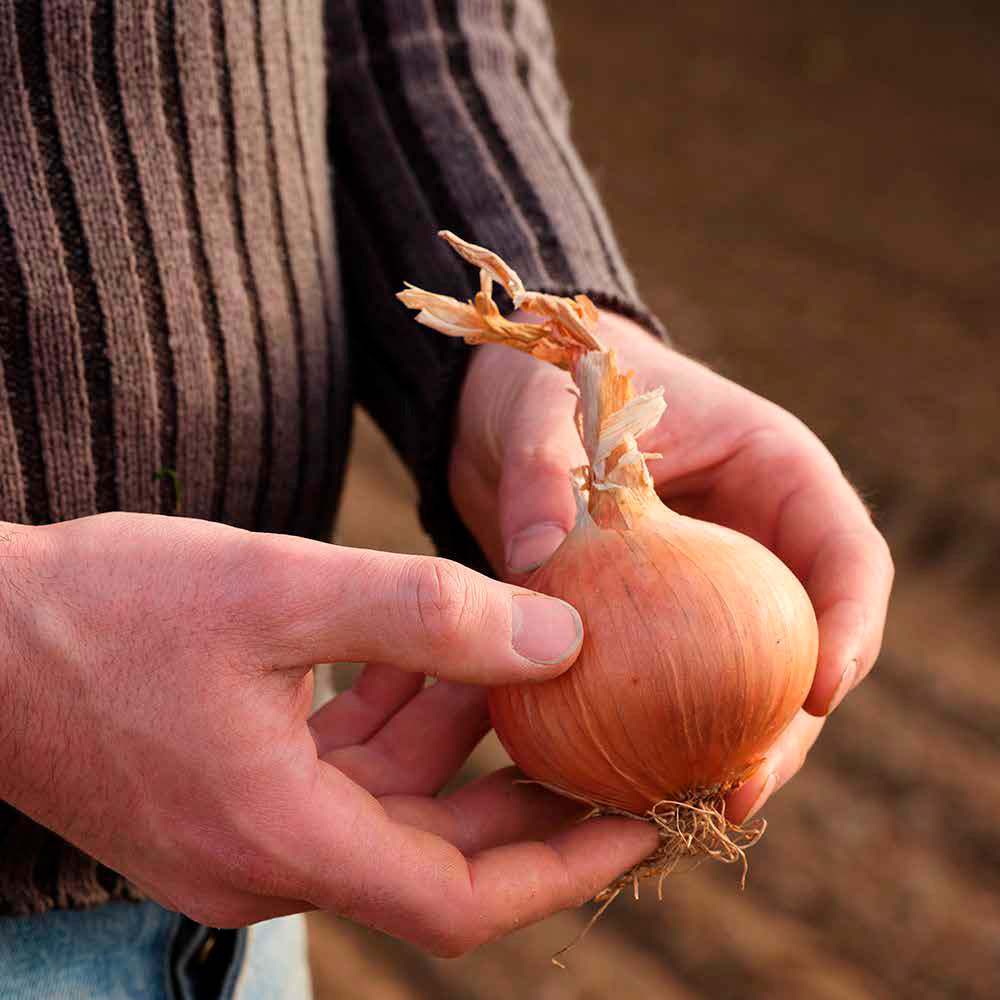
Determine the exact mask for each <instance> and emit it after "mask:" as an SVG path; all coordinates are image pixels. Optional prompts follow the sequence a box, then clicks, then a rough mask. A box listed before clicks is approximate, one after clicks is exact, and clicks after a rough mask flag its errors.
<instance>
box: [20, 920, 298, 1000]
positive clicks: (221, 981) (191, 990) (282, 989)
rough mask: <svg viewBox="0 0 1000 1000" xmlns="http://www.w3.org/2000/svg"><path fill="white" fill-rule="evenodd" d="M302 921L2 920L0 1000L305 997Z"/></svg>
mask: <svg viewBox="0 0 1000 1000" xmlns="http://www.w3.org/2000/svg"><path fill="white" fill-rule="evenodd" d="M311 995H312V989H311V986H310V982H309V966H308V963H307V960H306V931H305V919H304V918H303V917H282V918H281V919H279V920H268V921H266V922H265V923H261V924H255V925H254V926H253V927H249V928H246V929H243V930H238V931H232V930H230V931H215V930H210V929H209V928H207V927H203V926H202V925H201V924H196V923H194V922H193V921H191V920H188V919H187V917H182V916H180V915H179V914H177V913H171V912H170V911H169V910H165V909H163V907H161V906H158V905H157V904H156V903H109V904H108V905H107V906H99V907H95V908H94V909H92V910H81V911H77V912H71V911H57V912H54V913H45V914H41V915H37V916H29V917H0V1000H217V998H220V1000H221V998H225V1000H230V998H232V1000H265V998H266V1000H309V998H310V997H311Z"/></svg>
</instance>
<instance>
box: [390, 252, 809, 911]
mask: <svg viewBox="0 0 1000 1000" xmlns="http://www.w3.org/2000/svg"><path fill="white" fill-rule="evenodd" d="M441 235H442V236H443V237H444V238H445V239H446V240H447V241H448V242H449V243H450V244H451V246H452V247H453V248H454V249H455V250H456V251H457V252H458V253H459V254H460V255H461V256H463V257H464V258H465V259H466V260H468V261H470V262H471V263H473V264H476V265H477V266H479V267H480V268H481V271H480V277H481V288H480V292H479V294H478V295H477V296H476V297H475V300H474V301H473V302H471V303H462V302H458V301H457V300H455V299H451V298H447V297H444V296H438V295H434V294H432V293H429V292H425V291H422V290H421V289H417V288H414V287H412V286H408V288H407V290H406V291H404V292H401V293H399V297H400V298H401V299H402V301H403V302H404V303H405V304H406V305H408V306H410V307H411V308H414V309H418V310H420V312H419V315H418V316H417V320H418V321H419V322H421V323H424V324H425V325H427V326H430V327H432V328H433V329H436V330H439V331H440V332H442V333H446V334H448V335H451V336H461V337H463V338H464V339H465V340H466V341H467V342H469V343H487V342H493V343H504V344H508V345H510V346H512V347H517V348H519V349H521V350H524V351H528V352H529V353H531V354H533V355H535V356H536V357H538V358H540V359H542V360H546V361H549V362H552V363H554V364H557V365H560V366H561V367H563V368H566V369H567V370H569V371H570V373H571V375H572V377H573V380H574V382H575V383H576V385H577V387H578V389H579V393H580V396H579V404H578V407H577V416H576V419H577V426H578V429H579V431H580V436H581V439H582V441H583V444H584V448H585V450H586V453H587V458H588V464H587V465H586V466H584V467H582V468H579V469H576V470H573V471H572V476H573V482H574V488H575V490H576V497H577V506H578V516H577V519H576V524H575V526H574V528H573V530H572V531H571V532H570V534H569V535H568V536H567V538H566V539H565V541H564V542H563V543H562V545H561V546H560V547H559V549H558V550H557V551H556V552H555V554H554V555H553V556H552V557H551V558H550V559H549V560H548V562H546V563H545V564H544V565H543V566H542V567H541V568H540V569H539V570H537V571H536V572H535V573H534V574H533V575H532V576H531V577H530V578H529V579H528V580H527V582H526V586H528V587H531V588H532V589H534V590H538V591H540V592H542V593H546V594H552V595H554V596H556V597H561V598H563V599H564V600H566V601H569V602H570V603H571V604H572V605H573V606H574V607H576V608H577V610H578V611H579V612H580V615H581V616H582V618H583V622H584V626H585V629H584V642H583V647H582V649H581V652H580V655H579V658H578V660H577V661H576V663H575V665H574V666H573V667H572V668H571V669H570V670H568V671H566V672H565V673H564V674H562V675H561V676H560V677H557V678H555V679H554V680H550V681H544V682H542V683H537V684H519V685H511V686H507V687H500V688H495V689H493V690H492V691H491V692H490V698H489V702H490V713H491V716H492V720H493V725H494V728H495V729H496V731H497V734H498V735H499V737H500V739H501V741H502V742H503V745H504V747H505V748H506V749H507V751H508V753H509V754H510V756H511V757H512V759H513V760H514V762H515V763H516V764H517V765H518V766H519V767H520V768H521V770H523V771H524V773H525V774H526V775H528V776H529V778H531V779H534V780H535V781H537V782H539V783H541V784H544V785H546V786H548V787H550V788H552V789H554V790H556V791H558V792H561V793H562V794H564V795H569V796H571V797H574V798H578V799H581V800H583V801H585V802H587V803H589V804H590V805H591V806H592V807H593V809H594V811H595V812H598V813H607V812H611V813H619V814H621V813H623V814H625V815H629V816H635V817H639V818H643V819H646V820H648V821H652V822H656V823H657V824H658V826H659V827H660V834H661V848H660V850H659V851H658V852H657V853H656V855H655V856H653V857H651V858H650V859H647V861H646V862H644V863H643V864H642V865H640V866H638V867H637V869H636V870H635V871H634V872H632V873H629V875H628V876H626V877H625V880H624V881H623V880H619V882H618V883H616V884H615V885H613V886H612V887H609V890H606V893H610V892H612V891H614V893H615V894H617V891H620V888H621V886H622V885H623V884H626V882H627V881H631V880H633V879H634V878H635V877H637V876H641V875H648V874H656V873H659V874H661V876H662V874H663V873H664V871H666V870H669V869H670V868H672V866H673V865H674V864H675V863H676V861H677V860H678V859H679V858H680V857H683V856H693V857H695V858H700V857H704V856H712V857H717V858H719V859H720V860H725V861H735V860H742V861H743V862H744V866H745V858H744V856H743V848H744V847H746V846H747V845H748V844H749V843H752V842H753V840H755V839H756V837H757V836H759V834H760V832H762V828H759V827H758V828H754V829H751V830H744V829H741V828H739V827H735V826H733V825H732V824H729V823H727V821H726V819H725V811H724V810H725V807H724V798H725V796H726V795H727V794H728V793H729V792H731V791H732V790H734V789H736V788H738V787H739V786H740V785H741V784H742V783H743V782H744V781H746V780H747V778H748V777H749V776H750V775H751V774H753V772H754V771H755V769H756V768H757V767H758V766H759V765H760V762H761V761H762V759H763V756H764V753H765V751H766V750H767V749H768V747H769V746H770V745H771V744H772V743H773V742H774V740H775V739H776V737H777V736H778V735H779V733H781V731H782V730H783V729H784V728H785V727H786V726H787V725H788V723H789V722H790V721H791V720H792V717H793V716H794V715H795V713H796V712H797V710H798V709H799V708H800V707H801V705H802V704H803V702H804V701H805V698H806V695H807V693H808V691H809V688H810V686H811V684H812V679H813V673H814V671H815V667H816V657H817V645H818V643H817V628H816V618H815V614H814V612H813V608H812V604H811V603H810V601H809V598H808V596H807V594H806V592H805V590H804V589H803V587H802V585H801V584H800V583H799V581H798V580H797V579H796V577H795V576H794V574H793V573H792V572H791V571H790V570H789V569H788V568H787V567H786V566H785V565H784V563H782V562H781V560H780V559H778V558H777V557H776V556H775V555H774V554H772V553H771V552H770V551H769V550H768V549H766V548H765V547H764V546H762V545H760V544H759V543H758V542H756V541H754V540H753V539H752V538H749V537H747V536H746V535H742V534H740V533H739V532H736V531H732V530H730V529H728V528H724V527H722V526H720V525H717V524H712V523H708V522H705V521H700V520H697V519H694V518H690V517H685V516H683V515H681V514H677V513H675V512H674V511H672V510H670V509H669V508H668V507H666V506H665V505H664V504H663V503H662V502H661V500H660V499H659V497H658V496H657V494H656V491H655V489H654V487H653V482H652V479H651V477H650V475H649V472H648V469H647V467H646V461H645V460H646V458H647V457H649V456H646V455H644V454H643V453H642V452H641V451H640V449H639V447H638V445H637V443H636V439H637V437H638V436H639V435H640V434H641V433H642V432H643V431H644V430H647V429H648V428H650V427H652V426H653V425H655V424H656V423H657V421H658V420H659V419H660V416H661V415H662V413H663V410H664V406H665V404H664V402H663V398H662V396H663V391H662V389H657V390H654V391H652V392H647V393H644V394H642V395H638V396H637V395H636V394H635V393H634V390H633V389H632V385H631V379H630V375H629V374H626V373H622V372H621V371H619V369H618V366H617V364H616V361H615V356H614V353H613V352H612V351H606V350H604V349H603V348H602V346H601V344H600V343H599V342H598V340H597V339H596V337H595V336H594V333H593V329H594V326H595V325H596V322H597V318H598V314H597V310H596V309H595V308H594V306H593V304H592V303H591V302H590V301H589V300H588V299H587V298H586V297H585V296H577V297H576V298H575V299H572V300H571V299H565V298H559V297H555V296H550V295H542V294H540V293H534V292H529V291H526V290H525V289H524V286H523V285H522V284H521V282H520V279H519V278H518V277H517V275H516V274H515V273H514V272H513V271H512V270H511V269H510V268H509V267H508V266H507V265H506V264H504V262H503V261H502V260H501V259H500V258H499V257H497V256H496V255H495V254H492V253H490V252H489V251H487V250H484V249H483V248H482V247H476V246H474V245H472V244H469V243H465V242H464V241H462V240H460V239H458V238H457V237H455V236H454V235H452V234H451V233H442V234H441ZM494 280H497V281H500V282H501V283H502V284H503V286H504V287H505V288H506V290H507V292H508V293H509V294H510V296H511V298H512V299H513V301H514V305H515V306H516V307H518V308H519V309H521V310H523V311H525V312H529V313H533V314H535V315H537V316H539V317H540V318H541V319H542V322H541V323H520V322H515V321H512V320H508V319H506V318H504V317H503V316H502V315H501V314H500V311H499V309H498V308H497V306H496V304H495V303H494V302H493V299H492V286H493V281H494ZM568 471H569V470H568ZM744 870H745V868H744ZM599 898H601V897H599ZM610 898H613V896H611V897H610Z"/></svg>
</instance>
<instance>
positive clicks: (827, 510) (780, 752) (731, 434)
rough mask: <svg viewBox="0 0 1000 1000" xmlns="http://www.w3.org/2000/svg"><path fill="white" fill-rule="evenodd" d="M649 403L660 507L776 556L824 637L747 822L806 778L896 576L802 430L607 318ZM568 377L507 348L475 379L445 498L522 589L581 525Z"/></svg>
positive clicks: (871, 651) (755, 785) (606, 335)
mask: <svg viewBox="0 0 1000 1000" xmlns="http://www.w3.org/2000/svg"><path fill="white" fill-rule="evenodd" d="M597 333H598V335H599V336H600V337H601V339H602V341H603V342H604V343H606V344H607V345H608V346H611V347H614V348H615V349H616V350H617V351H618V354H619V357H620V359H621V363H622V367H623V368H626V369H628V368H631V369H634V370H635V372H636V387H637V388H638V389H639V390H640V391H643V390H645V389H648V388H652V387H655V386H661V385H662V386H663V387H664V390H665V392H664V395H665V398H666V401H667V410H666V413H665V414H664V416H663V418H662V419H661V421H660V423H659V425H658V426H657V427H655V428H654V429H653V430H651V431H649V432H648V433H647V434H646V435H644V437H643V438H642V441H641V444H642V447H643V449H644V450H645V451H649V452H661V453H662V455H663V458H662V459H659V460H656V461H653V462H651V463H650V472H651V474H652V475H653V478H654V480H655V482H656V486H657V490H658V492H659V493H660V496H661V497H662V498H663V500H664V502H665V503H666V504H667V505H668V506H670V507H672V508H673V509H674V510H676V511H678V512H680V513H682V514H687V515H690V516H692V517H699V518H703V519H705V520H708V521H715V522H717V523H719V524H724V525H727V526H728V527H731V528H735V529H737V530H738V531H742V532H743V533H745V534H747V535H750V536H752V537H753V538H756V539H757V540H758V541H759V542H761V543H762V544H764V545H766V546H768V547H769V548H770V549H771V550H772V551H773V552H775V553H776V554H777V555H778V556H779V557H780V558H781V559H782V560H784V562H785V563H786V564H787V565H788V566H789V567H790V568H791V569H792V570H793V572H795V573H796V575H797V576H798V577H799V579H800V580H801V581H802V583H803V584H804V586H805V587H806V590H807V591H808V593H809V596H810V598H811V599H812V602H813V606H814V607H815V610H816V617H817V619H818V621H819V634H820V652H819V664H818V667H817V670H816V677H815V681H814V682H813V686H812V690H811V691H810V693H809V696H808V698H807V699H806V703H805V705H804V706H803V711H800V712H799V714H798V716H797V717H796V718H795V719H794V720H793V722H792V723H791V725H790V726H789V727H788V729H787V730H786V731H785V733H784V734H783V735H782V736H781V737H780V738H779V740H778V742H777V744H776V745H775V746H774V747H773V748H772V749H771V751H770V752H769V754H768V756H767V759H766V761H765V763H764V765H763V766H762V767H761V768H760V769H759V770H758V772H757V774H756V775H755V776H754V778H753V779H751V780H750V781H748V782H747V784H746V785H744V786H743V788H741V789H740V790H739V791H737V792H736V793H734V795H732V796H731V797H730V801H729V803H728V805H729V814H730V815H731V816H732V817H733V818H734V819H737V820H739V819H742V818H744V817H746V816H748V815H749V814H751V813H752V812H754V811H756V810H757V809H759V808H760V806H761V805H763V803H764V801H765V800H766V799H767V798H768V797H769V796H770V795H771V794H772V793H773V792H774V791H775V790H776V789H777V788H780V787H781V785H783V784H784V783H785V782H786V781H787V780H788V779H789V778H790V777H791V776H792V775H793V774H795V772H796V771H798V769H799V768H800V767H801V766H802V763H803V761H804V759H805V755H806V753H807V752H808V750H809V748H810V747H811V746H812V744H813V742H814V741H815V739H816V736H817V735H818V734H819V730H820V728H821V727H822V724H823V716H825V715H826V714H827V713H829V712H830V711H832V710H833V709H834V708H835V707H836V706H837V705H838V704H839V703H840V701H841V699H842V698H843V697H844V695H845V694H846V693H847V692H848V691H849V690H850V689H851V688H852V687H854V686H855V685H856V684H857V683H859V682H860V681H861V680H862V679H863V678H864V677H865V675H866V674H867V673H868V671H869V670H870V669H871V667H872V664H873V663H874V662H875V658H876V656H877V655H878V651H879V647H880V645H881V641H882V630H883V627H884V624H885V614H886V605H887V602H888V597H889V589H890V587H891V584H892V576H893V567H892V560H891V558H890V556H889V550H888V547H887V545H886V543H885V541H884V540H883V538H882V536H881V535H880V534H879V533H878V531H876V529H875V527H874V526H873V525H872V522H871V519H870V517H869V516H868V512H867V511H866V510H865V507H864V505H863V504H862V502H861V500H860V499H859V498H858V495H857V494H856V493H855V491H854V490H853V489H852V487H851V485H850V484H849V483H848V482H847V480H846V479H845V478H844V476H843V474H842V473H841V471H840V469H839V467H838V465H837V463H836V461H835V460H834V459H833V457H832V456H831V455H830V453H829V452H828V451H827V450H826V448H825V447H824V446H823V445H822V443H821V442H820V441H819V439H818V438H817V437H816V436H815V435H814V434H812V433H811V432H810V431H809V429H808V428H806V427H805V426H804V425H803V424H802V423H801V422H800V421H799V420H797V419H796V418H795V417H793V416H791V415H790V414H789V413H787V412H785V411H784V410H782V409H780V408H779V407H777V406H775V405H774V404H773V403H769V402H767V401H766V400H764V399H762V398H761V397H759V396H756V395H754V394H753V393H751V392H749V391H748V390H746V389H743V388H741V387H740V386H738V385H736V384H734V383H733V382H730V381H728V380H727V379H724V378H722V377H721V376H719V375H716V374H714V373H713V372H711V371H709V370H708V369H707V368H705V367H704V366H702V365H700V364H698V363H696V362H694V361H692V360H691V359H689V358H685V357H684V356H683V355H680V354H678V353H677V352H676V351H673V350H671V349H669V348H667V347H665V346H664V345H663V344H661V343H660V342H659V341H657V340H655V339H654V338H653V337H652V336H650V335H649V334H648V333H646V332H645V331H644V330H643V329H642V328H640V327H638V326H637V325H636V324H634V323H632V322H630V321H629V320H626V319H624V318H622V317H619V316H614V315H610V314H603V316H602V320H601V324H600V325H599V327H598V330H597ZM570 386H571V383H570V379H569V377H568V375H566V374H565V373H563V372H561V371H559V370H558V369H556V368H553V367H552V366H550V365H545V364H542V363H540V362H538V361H536V360H534V359H533V358H531V357H528V356H525V355H521V354H517V353H516V352H514V351H512V350H510V349H509V348H506V347H496V346H488V347H481V348H479V349H478V350H477V352H476V357H475V358H474V359H473V362H472V364H471V366H470V369H469V373H468V376H467V378H466V382H465V385H464V387H463V394H462V400H461V406H460V412H459V423H458V435H457V438H456V444H455V448H454V450H453V453H452V463H451V490H452V495H453V497H454V499H455V503H456V505H457V507H458V509H459V512H460V513H461V514H462V516H463V518H464V520H465V521H466V523H467V524H468V525H469V526H470V528H471V530H472V531H473V532H474V534H475V535H476V537H477V539H478V540H479V542H480V544H481V545H482V546H483V549H484V551H485V552H486V554H487V556H488V557H489V558H490V560H491V561H492V563H493V565H494V566H496V567H498V569H501V570H502V572H503V574H504V576H505V577H506V578H507V579H510V580H521V581H523V580H524V579H525V578H526V575H527V573H528V572H530V570H531V569H533V568H535V567H536V566H538V565H540V563H541V562H543V561H544V560H545V559H546V558H548V556H549V555H551V554H552V552H553V551H554V550H555V548H556V547H557V546H558V544H559V543H560V541H561V540H562V539H563V538H564V537H565V535H566V532H567V531H569V530H570V528H571V527H572V525H573V520H574V517H575V504H574V501H573V498H572V493H571V490H570V486H569V481H568V477H567V471H568V470H569V469H570V468H571V467H572V466H575V465H579V464H581V463H582V462H583V461H584V459H585V456H584V454H583V449H582V446H581V445H580V442H579V440H578V437H577V434H576V430H575V428H574V424H573V420H572V416H573V410H574V406H575V401H574V398H573V396H572V395H571V393H570V391H569V390H570Z"/></svg>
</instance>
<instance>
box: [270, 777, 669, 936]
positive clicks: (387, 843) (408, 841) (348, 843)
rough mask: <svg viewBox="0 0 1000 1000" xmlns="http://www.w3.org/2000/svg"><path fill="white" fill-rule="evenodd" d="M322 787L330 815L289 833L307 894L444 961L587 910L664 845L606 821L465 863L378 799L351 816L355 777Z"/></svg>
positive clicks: (315, 815)
mask: <svg viewBox="0 0 1000 1000" xmlns="http://www.w3.org/2000/svg"><path fill="white" fill-rule="evenodd" d="M323 780H324V782H325V783H326V784H327V791H328V792H329V793H330V794H329V796H328V797H327V798H326V803H327V804H328V805H329V806H330V808H329V810H327V811H326V813H325V814H324V810H322V809H313V810H312V812H311V814H310V815H309V817H308V822H306V823H304V824H303V823H300V822H293V823H292V825H291V828H290V830H289V833H290V835H291V836H292V837H293V838H294V841H295V843H296V844H297V845H298V849H299V851H301V852H302V856H304V857H308V858H309V859H310V861H311V863H310V864H309V865H308V866H306V865H304V864H302V863H301V862H300V863H299V868H300V872H301V876H300V877H301V879H302V880H303V886H304V889H305V891H304V892H302V893H301V895H303V897H304V898H305V899H308V900H309V901H310V902H311V903H313V905H316V906H318V907H320V908H322V909H330V910H333V911H335V912H338V913H341V914H343V915H345V916H348V917H350V918H352V919H354V920H356V921H358V922H360V923H364V924H366V925H368V926H373V927H377V928H379V929H381V930H384V931H386V932H388V933H390V934H394V935H396V936H397V937H402V938H405V939H407V940H409V941H413V942H414V943H416V944H418V945H420V946H421V947H424V948H426V949H428V950H430V951H432V952H434V953H435V954H439V955H451V956H454V955H459V954H462V953H464V952H466V951H468V950H470V949H472V948H474V947H476V946H478V945H480V944H483V943H485V942H486V941H489V940H492V939H493V938H495V937H498V936H500V935H501V934H504V933H506V932H508V931H511V930H513V929H515V928H517V927H523V926H524V925H525V924H528V923H531V922H534V921H536V920H540V919H542V918H544V917H546V916H548V915H550V914H552V913H555V912H557V911H558V910H561V909H565V908H566V907H570V906H576V905H579V904H580V903H582V902H584V901H585V900H587V899H589V898H591V897H593V896H594V895H595V894H596V893H597V892H599V891H600V890H601V889H603V888H604V887H605V886H606V885H608V884H609V883H610V882H611V881H612V880H613V879H614V878H615V877H616V876H617V875H619V874H621V873H622V872H623V871H626V870H627V869H628V868H630V867H631V866H632V865H634V864H636V863H637V862H638V861H640V860H641V859H642V858H643V857H645V856H647V855H648V854H650V853H651V852H652V851H653V850H655V848H656V846H657V844H658V842H659V839H658V837H657V835H656V833H655V832H654V831H653V830H652V829H651V828H650V827H649V826H648V825H647V824H645V823H642V822H637V821H634V820H627V819H619V818H616V817H602V818H600V819H595V820H589V821H588V822H586V823H583V824H580V825H578V826H574V827H572V828H570V829H569V830H563V831H560V832H558V833H556V834H555V835H553V836H551V837H549V838H548V839H547V840H545V841H544V842H537V841H530V842H521V843H517V844H513V845H508V846H504V847H496V848H491V849H489V850H486V851H482V852H480V853H478V854H476V855H474V856H473V857H472V858H471V859H466V858H465V857H464V856H463V855H462V854H461V852H460V851H459V850H458V849H457V848H456V847H455V846H454V845H452V844H449V843H447V842H446V841H444V840H442V839H441V838H439V837H436V836H434V835H433V834H429V833H426V832H424V831H422V830H417V829H414V828H413V827H410V826H406V825H403V824H400V823H396V822H394V821H392V820H391V819H390V818H389V817H388V816H387V815H386V814H385V812H384V810H382V809H381V808H380V807H379V806H378V804H377V803H375V802H374V801H373V800H371V799H369V800H368V804H367V805H366V804H364V803H361V802H360V801H355V802H354V803H353V804H352V805H353V806H354V810H355V811H354V815H353V816H346V817H345V815H344V813H345V808H347V807H348V801H347V798H346V789H345V788H344V786H343V785H340V784H339V783H341V782H346V779H344V778H343V776H339V775H337V774H336V772H335V771H333V769H332V768H327V769H326V774H325V775H324V779H323ZM338 786H339V787H338ZM347 787H350V786H347ZM317 798H318V796H317ZM315 801H316V799H315V798H314V802H315Z"/></svg>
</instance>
